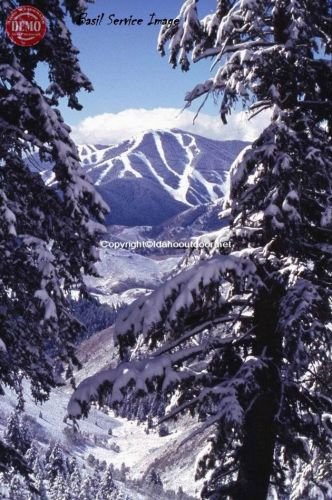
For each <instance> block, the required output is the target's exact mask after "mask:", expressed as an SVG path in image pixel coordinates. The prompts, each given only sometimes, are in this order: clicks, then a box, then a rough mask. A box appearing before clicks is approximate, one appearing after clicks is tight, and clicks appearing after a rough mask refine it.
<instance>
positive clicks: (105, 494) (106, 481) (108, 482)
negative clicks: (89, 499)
mask: <svg viewBox="0 0 332 500" xmlns="http://www.w3.org/2000/svg"><path fill="white" fill-rule="evenodd" d="M112 470H113V469H112V467H110V466H109V467H107V469H106V471H105V472H104V474H103V477H102V480H101V483H100V487H99V489H98V493H97V497H96V499H97V500H112V499H115V498H116V493H117V487H116V485H115V483H114V481H113V474H112Z"/></svg>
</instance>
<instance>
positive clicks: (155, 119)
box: [61, 0, 257, 144]
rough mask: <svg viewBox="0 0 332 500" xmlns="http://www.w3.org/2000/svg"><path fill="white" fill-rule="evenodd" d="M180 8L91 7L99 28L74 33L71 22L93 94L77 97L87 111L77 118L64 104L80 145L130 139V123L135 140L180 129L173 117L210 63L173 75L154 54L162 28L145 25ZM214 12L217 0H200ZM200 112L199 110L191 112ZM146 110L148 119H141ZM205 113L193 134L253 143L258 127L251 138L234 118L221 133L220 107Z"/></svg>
mask: <svg viewBox="0 0 332 500" xmlns="http://www.w3.org/2000/svg"><path fill="white" fill-rule="evenodd" d="M182 3H183V2H182V0H168V1H167V2H166V1H163V0H121V2H119V1H116V0H95V3H94V4H90V5H89V8H88V17H89V18H94V17H96V16H97V15H98V14H101V13H102V12H103V13H104V14H105V17H104V22H103V24H102V25H101V26H88V25H81V26H75V25H73V24H72V23H71V22H70V21H69V23H68V25H69V28H70V29H71V32H72V35H73V42H74V44H75V46H76V47H77V48H78V49H79V50H80V62H81V67H82V70H83V71H84V72H85V73H86V74H87V75H88V77H89V78H90V80H91V81H92V83H93V86H94V92H92V93H86V92H84V93H81V95H80V102H81V103H82V104H83V106H84V107H83V110H82V111H80V112H77V111H72V110H69V109H68V108H67V107H66V106H65V105H64V103H63V105H61V111H62V114H63V116H64V118H65V121H66V122H67V123H69V124H70V125H71V126H72V127H73V129H74V138H75V140H76V141H78V142H89V141H90V137H91V142H100V143H101V142H102V143H104V144H105V143H106V142H112V141H115V140H121V139H123V138H127V137H125V136H126V134H128V133H129V131H128V132H127V125H126V124H133V127H131V128H130V127H129V128H130V133H132V134H135V133H136V131H141V129H142V128H144V127H145V128H147V129H148V128H171V127H176V126H177V123H178V122H177V118H176V116H178V114H179V111H180V110H181V108H182V107H183V105H184V96H185V93H186V91H188V90H191V89H192V88H193V87H194V86H195V85H196V84H197V83H200V82H201V81H204V80H206V79H207V78H209V77H210V71H209V68H210V64H211V62H210V61H201V62H200V63H198V64H196V65H192V66H191V70H190V71H189V72H187V73H183V72H182V71H181V70H180V69H179V68H178V69H176V70H174V69H173V68H172V67H171V66H170V65H169V64H168V61H167V57H168V56H166V57H164V58H162V57H161V56H160V54H159V53H158V52H157V50H156V46H157V37H158V33H159V27H158V26H147V22H148V21H149V19H150V14H151V13H153V12H154V13H156V16H157V17H159V18H174V17H176V16H177V14H178V12H179V10H180V7H181V5H182ZM215 5H216V1H215V0H202V1H201V2H199V7H200V9H199V13H200V15H206V14H207V13H208V12H212V11H213V9H214V8H215ZM203 9H204V10H203ZM110 14H115V15H116V17H117V18H124V17H128V16H130V15H133V17H137V18H142V19H143V20H144V22H143V25H142V26H114V25H107V22H108V16H109V15H110ZM198 106H199V103H197V105H196V107H195V108H193V112H195V110H196V109H197V107H198ZM141 109H144V110H150V111H151V113H150V114H149V113H145V114H142V113H140V111H139V110H141ZM157 109H159V113H157V115H158V116H157V115H156V110H157ZM203 113H204V115H202V118H199V120H198V126H197V127H196V129H194V130H193V131H196V133H202V135H205V136H211V137H214V138H219V134H220V133H221V131H222V136H224V137H225V138H241V139H242V138H244V139H249V140H251V139H253V138H254V135H255V130H256V128H257V126H256V125H255V124H251V129H253V130H251V129H250V130H251V131H250V130H249V129H247V128H246V126H247V124H246V125H245V124H244V122H245V121H246V120H245V119H244V118H243V117H242V118H241V120H240V119H239V117H237V116H234V117H233V121H234V120H235V121H234V123H233V122H232V120H231V122H232V123H231V124H230V125H229V126H227V127H228V128H227V129H226V128H225V127H224V128H223V127H222V125H221V124H220V121H219V118H218V106H217V105H216V104H215V103H214V102H213V101H212V100H210V101H209V102H208V103H207V104H206V106H205V107H204V111H203ZM143 116H144V118H143ZM193 116H194V115H193V114H191V113H186V114H184V115H183V116H182V117H181V121H180V122H179V123H180V125H179V127H181V128H185V129H187V130H188V129H192V119H193ZM166 117H167V119H166ZM204 120H205V121H204ZM150 121H151V125H150ZM239 121H241V123H239ZM120 123H122V124H123V127H122V129H121V125H119V124H120ZM118 125H119V126H118ZM211 127H212V128H211ZM249 128H250V127H249ZM244 134H247V135H246V137H243V135H244ZM248 134H249V135H248ZM250 134H251V135H250ZM256 135H257V134H256ZM221 138H222V137H221Z"/></svg>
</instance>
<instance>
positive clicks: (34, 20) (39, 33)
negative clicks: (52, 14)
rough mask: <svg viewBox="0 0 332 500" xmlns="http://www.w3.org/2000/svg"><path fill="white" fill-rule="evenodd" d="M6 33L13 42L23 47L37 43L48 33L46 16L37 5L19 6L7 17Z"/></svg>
mask: <svg viewBox="0 0 332 500" xmlns="http://www.w3.org/2000/svg"><path fill="white" fill-rule="evenodd" d="M6 33H7V35H8V37H9V39H10V40H11V41H12V42H13V43H15V44H16V45H20V46H21V47H32V46H33V45H37V43H39V42H40V41H41V40H42V39H43V38H44V36H45V33H46V21H45V17H44V15H43V14H42V13H41V12H40V10H38V9H36V7H32V6H30V5H22V6H21V7H17V8H16V9H14V10H13V11H12V12H11V13H10V14H9V16H8V17H7V19H6Z"/></svg>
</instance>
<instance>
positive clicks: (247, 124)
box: [72, 108, 268, 145]
mask: <svg viewBox="0 0 332 500" xmlns="http://www.w3.org/2000/svg"><path fill="white" fill-rule="evenodd" d="M194 116H195V114H194V113H193V112H192V111H188V110H185V111H183V112H182V113H181V112H180V111H179V110H178V109H175V108H155V109H126V110H124V111H120V112H119V113H103V114H101V115H96V116H91V117H88V118H85V119H84V120H83V121H82V122H80V123H79V124H78V125H75V126H74V127H72V136H73V139H74V140H75V141H76V142H77V143H79V144H104V145H108V144H115V143H118V142H121V141H123V140H126V139H129V138H131V137H132V136H135V135H137V134H138V133H140V132H143V131H146V130H156V129H162V130H164V129H170V128H178V129H182V130H186V131H188V132H193V133H195V134H198V135H202V136H204V137H208V138H211V139H218V140H227V139H241V140H244V141H253V140H254V139H255V138H256V137H257V136H258V135H259V133H260V132H261V131H262V130H263V128H264V127H265V126H266V125H267V123H268V113H266V112H265V113H264V112H263V113H261V114H259V115H258V116H257V117H256V118H253V119H252V120H250V121H248V116H247V115H246V114H245V113H244V112H237V113H233V114H232V115H231V116H230V117H229V123H228V124H227V125H223V124H222V123H221V120H220V118H218V116H211V115H207V114H204V113H200V114H199V115H198V117H197V118H196V121H195V123H194V124H193V119H194Z"/></svg>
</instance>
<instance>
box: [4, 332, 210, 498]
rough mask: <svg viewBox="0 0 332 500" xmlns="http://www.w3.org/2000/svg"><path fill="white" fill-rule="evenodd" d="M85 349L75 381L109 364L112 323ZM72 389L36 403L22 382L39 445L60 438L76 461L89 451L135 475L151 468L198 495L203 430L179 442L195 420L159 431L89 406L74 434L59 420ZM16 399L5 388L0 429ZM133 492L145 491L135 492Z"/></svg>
mask: <svg viewBox="0 0 332 500" xmlns="http://www.w3.org/2000/svg"><path fill="white" fill-rule="evenodd" d="M105 343H106V345H105ZM88 352H89V353H90V357H89V362H88V363H87V364H85V366H84V368H83V370H81V371H80V372H78V373H77V381H80V380H82V378H85V377H86V376H89V375H92V374H93V373H95V371H97V370H98V369H100V368H102V367H103V366H105V365H107V364H109V361H110V360H111V358H112V354H113V340H112V328H109V329H107V330H105V331H104V332H100V333H99V334H97V335H96V336H95V337H91V338H90V339H89V340H87V341H86V342H84V343H83V344H82V346H81V348H80V350H79V358H80V359H81V360H83V359H84V357H85V356H86V354H87V353H88ZM71 393H72V388H71V387H70V386H65V387H63V388H57V389H55V390H53V391H52V393H51V396H50V399H49V400H48V401H47V402H46V403H44V404H43V405H40V404H38V405H36V404H35V402H34V401H33V399H32V397H31V394H30V392H29V387H28V384H25V391H24V399H25V413H26V417H25V419H26V422H27V425H28V427H29V429H30V430H31V432H32V435H33V437H34V439H35V440H36V441H38V443H39V445H40V446H41V447H42V448H45V449H46V447H47V446H48V444H49V443H50V442H52V441H53V442H60V443H61V445H62V447H63V449H64V451H65V452H67V453H68V454H70V455H71V456H73V455H74V456H75V457H76V458H77V460H78V462H80V463H82V462H84V463H86V460H87V458H88V456H89V455H93V456H94V457H95V458H96V459H99V460H100V461H103V460H105V461H106V462H107V463H112V464H113V465H114V466H115V468H117V469H121V465H122V464H123V463H124V464H125V465H126V466H127V467H129V468H130V471H129V472H128V477H129V478H130V479H135V478H136V479H140V478H142V477H144V476H145V475H146V474H147V473H148V471H149V470H151V468H153V469H155V470H157V471H158V473H159V474H160V477H161V479H162V482H163V486H164V490H167V489H172V490H174V491H177V490H178V489H179V487H180V486H181V487H182V488H183V490H184V491H185V492H187V493H188V494H190V495H192V496H193V497H195V498H198V492H199V486H200V483H195V481H194V464H195V460H196V456H197V454H198V452H199V450H200V449H201V447H203V445H204V441H205V439H206V436H201V437H200V439H195V440H193V441H191V442H187V443H185V444H181V443H182V442H183V441H184V440H185V438H186V437H187V435H188V434H189V433H190V432H192V431H193V429H194V428H195V425H197V424H193V423H192V421H190V420H186V419H184V420H183V421H181V422H180V423H178V424H177V426H176V427H174V428H172V427H171V428H170V434H169V435H167V436H164V437H159V435H158V432H157V430H152V431H151V430H150V431H149V433H147V432H146V423H143V424H138V423H136V422H134V421H128V420H127V419H123V418H119V417H117V418H115V416H114V413H113V412H109V413H107V412H106V413H105V410H104V411H101V410H98V409H97V408H93V409H92V410H91V412H90V414H89V417H88V418H87V419H84V420H81V421H79V433H76V434H75V433H73V432H72V424H71V422H65V421H64V420H65V416H66V407H67V404H68V400H69V398H70V395H71ZM16 403H17V401H16V397H15V395H14V394H13V393H12V392H11V391H8V390H7V391H6V395H5V396H4V397H2V398H1V409H0V434H3V431H4V428H5V425H6V420H7V418H8V416H9V415H10V414H11V413H12V412H13V410H14V408H15V405H16ZM110 429H111V431H112V433H111V435H110ZM132 495H133V494H132V492H131V496H132ZM133 498H135V499H137V500H138V499H139V498H144V497H142V496H140V495H139V494H137V495H134V496H133ZM145 498H150V497H149V496H147V497H145Z"/></svg>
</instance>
